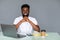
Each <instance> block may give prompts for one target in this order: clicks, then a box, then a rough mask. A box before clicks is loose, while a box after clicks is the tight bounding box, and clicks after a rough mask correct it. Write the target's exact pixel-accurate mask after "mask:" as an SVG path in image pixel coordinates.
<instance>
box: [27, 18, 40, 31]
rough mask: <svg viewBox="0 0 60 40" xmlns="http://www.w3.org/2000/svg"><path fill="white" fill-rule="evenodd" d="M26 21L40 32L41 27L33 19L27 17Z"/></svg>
mask: <svg viewBox="0 0 60 40" xmlns="http://www.w3.org/2000/svg"><path fill="white" fill-rule="evenodd" d="M26 21H27V22H29V23H30V24H31V25H32V27H33V29H34V30H35V31H38V32H40V28H39V26H38V25H35V24H34V23H33V22H32V21H30V20H29V19H28V18H27V17H26Z"/></svg>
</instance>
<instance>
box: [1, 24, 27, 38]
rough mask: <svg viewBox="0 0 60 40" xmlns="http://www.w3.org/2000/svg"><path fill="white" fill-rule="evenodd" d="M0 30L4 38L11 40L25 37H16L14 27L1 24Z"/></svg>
mask: <svg viewBox="0 0 60 40" xmlns="http://www.w3.org/2000/svg"><path fill="white" fill-rule="evenodd" d="M1 29H2V32H3V35H4V36H7V37H13V38H23V37H26V36H25V35H18V34H17V30H16V26H15V25H8V24H1Z"/></svg>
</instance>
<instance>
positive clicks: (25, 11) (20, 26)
mask: <svg viewBox="0 0 60 40" xmlns="http://www.w3.org/2000/svg"><path fill="white" fill-rule="evenodd" d="M21 12H22V16H19V17H17V18H16V19H15V20H14V24H15V25H16V29H17V34H20V35H21V34H22V35H27V34H32V32H33V31H38V32H40V28H39V26H38V23H37V21H36V19H35V18H33V17H30V16H29V12H30V6H29V5H28V4H23V5H22V6H21Z"/></svg>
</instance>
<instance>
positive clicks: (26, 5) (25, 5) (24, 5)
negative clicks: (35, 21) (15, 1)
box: [21, 4, 30, 9]
mask: <svg viewBox="0 0 60 40" xmlns="http://www.w3.org/2000/svg"><path fill="white" fill-rule="evenodd" d="M24 7H27V8H28V9H30V6H29V5H28V4H23V5H22V6H21V9H22V8H24Z"/></svg>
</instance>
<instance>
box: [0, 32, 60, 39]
mask: <svg viewBox="0 0 60 40" xmlns="http://www.w3.org/2000/svg"><path fill="white" fill-rule="evenodd" d="M47 34H48V36H46V38H44V39H43V38H41V36H40V37H34V36H27V37H24V38H11V37H6V36H3V35H2V33H1V32H0V40H60V36H59V34H58V33H53V32H48V33H47Z"/></svg>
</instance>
